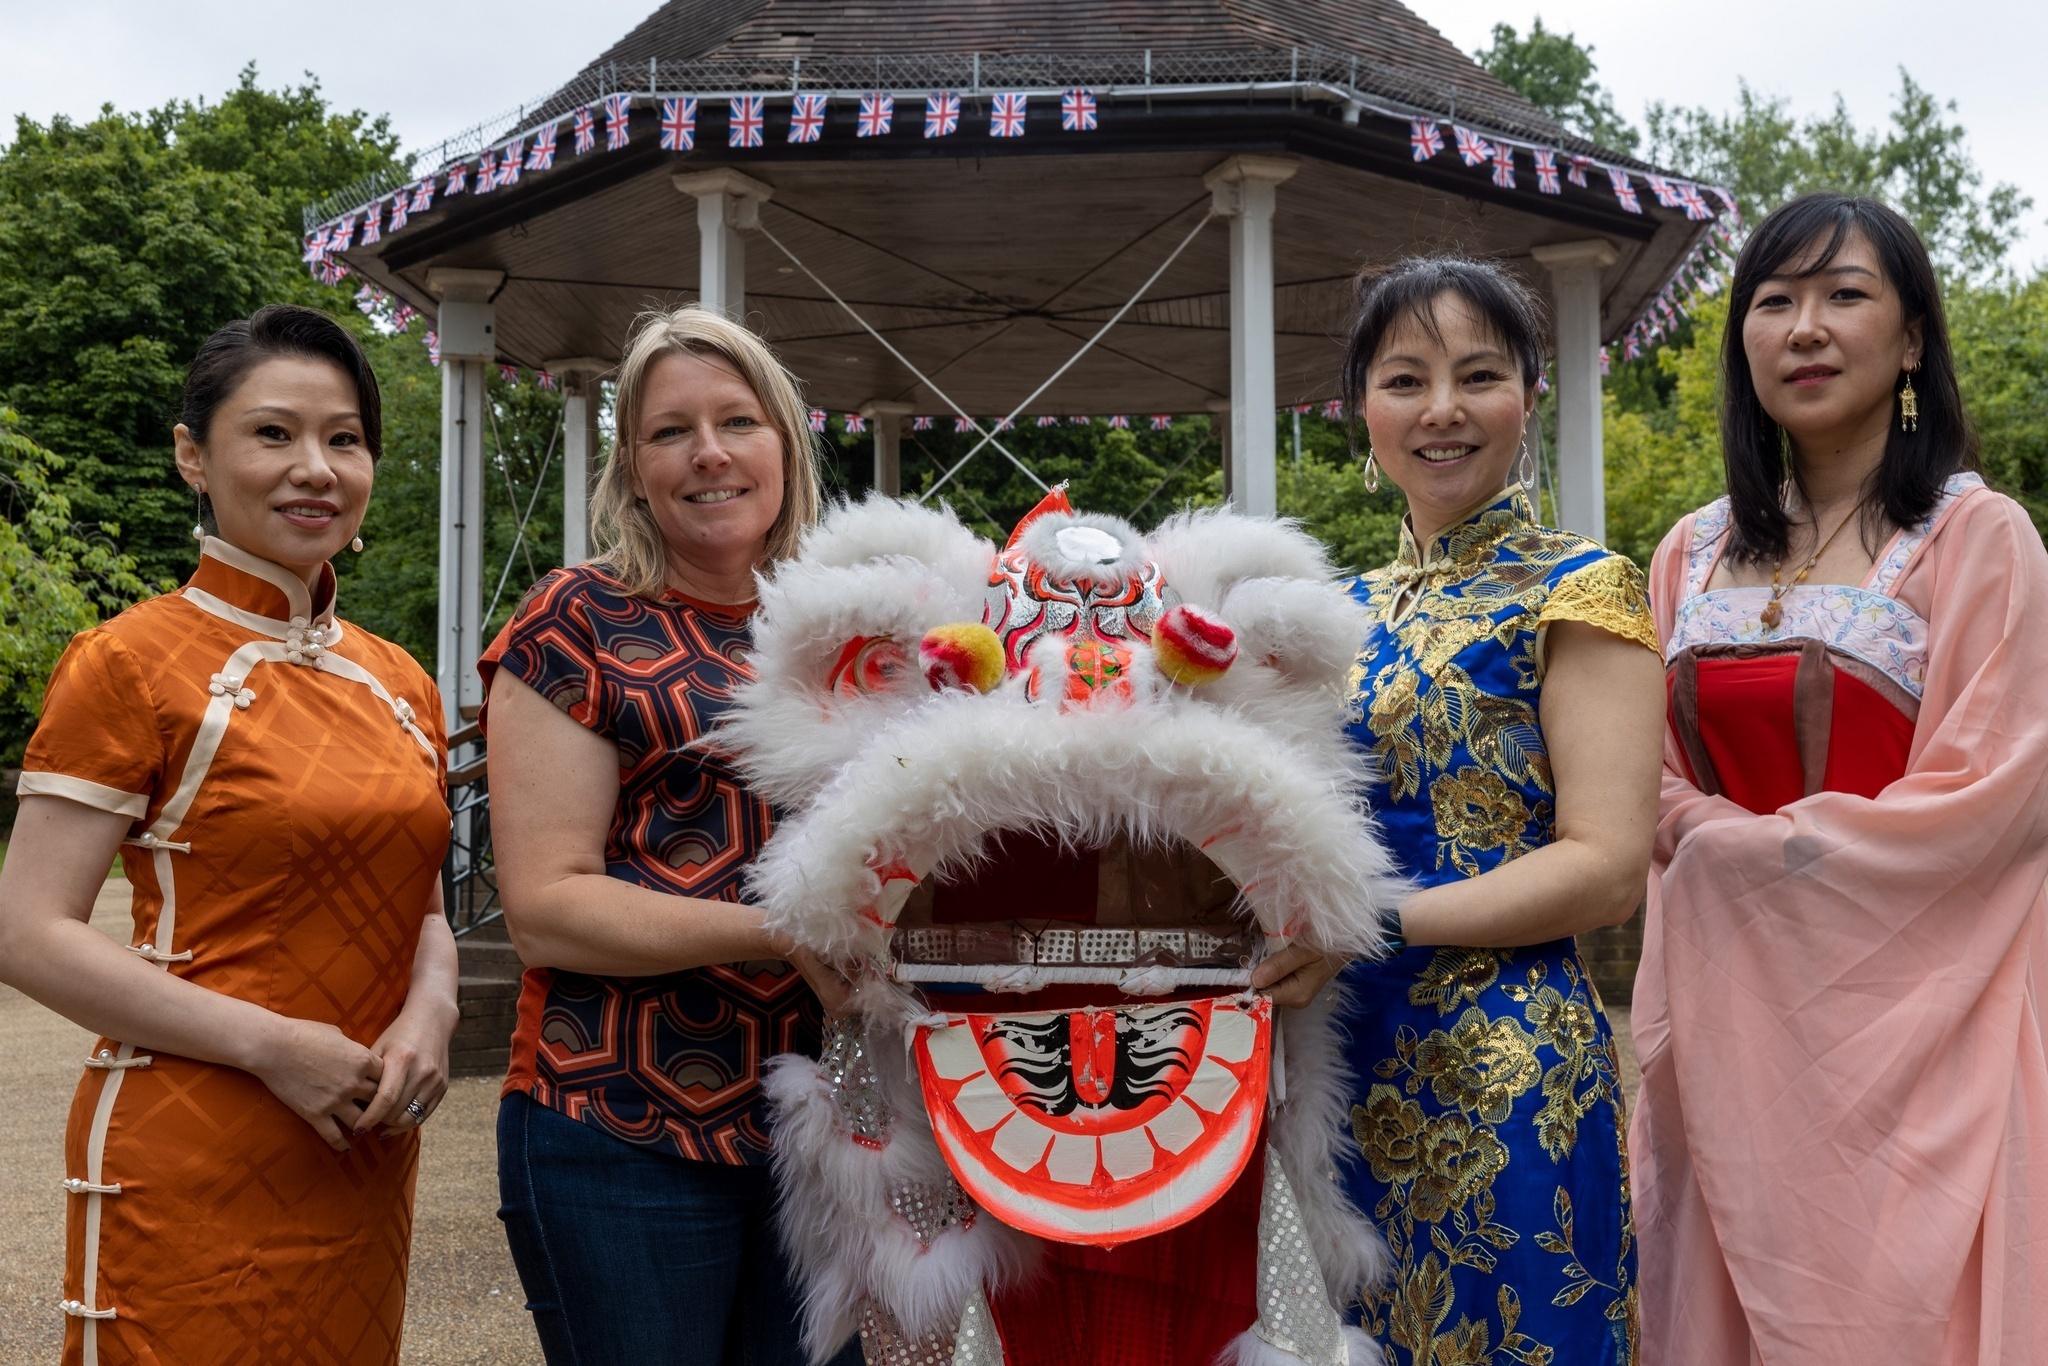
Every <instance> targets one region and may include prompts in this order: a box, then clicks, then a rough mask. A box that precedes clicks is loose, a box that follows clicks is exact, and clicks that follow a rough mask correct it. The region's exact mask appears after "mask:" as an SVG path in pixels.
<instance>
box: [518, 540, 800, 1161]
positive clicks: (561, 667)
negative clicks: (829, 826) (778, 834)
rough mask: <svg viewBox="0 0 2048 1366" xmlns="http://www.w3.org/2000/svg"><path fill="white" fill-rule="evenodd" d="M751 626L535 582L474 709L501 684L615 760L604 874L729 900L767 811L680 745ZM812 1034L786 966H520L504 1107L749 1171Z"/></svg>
mask: <svg viewBox="0 0 2048 1366" xmlns="http://www.w3.org/2000/svg"><path fill="white" fill-rule="evenodd" d="M752 614H753V605H752V604H751V603H749V604H743V605H739V606H733V605H726V604H719V603H709V602H700V601H697V600H695V599H692V598H688V597H685V596H684V595H682V594H681V593H677V592H675V591H673V590H670V591H667V592H664V593H663V594H662V596H661V597H660V598H658V599H649V598H643V597H637V596H635V595H633V594H631V593H628V592H626V591H625V589H624V588H622V587H621V586H620V585H619V584H618V583H617V582H616V581H615V580H613V579H612V578H611V577H610V576H609V575H607V574H606V573H605V572H604V571H603V570H601V569H598V568H597V567H595V566H593V565H587V564H586V565H576V566H573V567H570V568H566V569H558V570H555V571H554V572H552V573H550V574H548V575H547V576H546V577H545V578H543V579H541V581H540V582H539V583H537V584H535V585H534V586H533V589H532V590H531V591H530V592H529V593H528V594H527V595H526V600H525V601H524V602H523V603H521V604H520V607H519V610H518V611H517V612H516V613H514V614H513V616H512V620H511V621H509V622H507V623H506V625H505V629H504V630H503V631H501V632H500V633H499V635H498V638H497V640H495V641H493V642H492V644H491V647H490V649H488V650H486V651H485V652H484V656H483V658H482V660H481V661H480V662H479V666H478V667H479V671H480V672H481V673H482V674H483V677H484V690H485V692H486V693H488V692H489V691H490V682H491V678H492V675H493V674H494V673H495V672H496V671H497V670H498V669H500V668H502V669H504V670H506V671H508V672H509V673H510V674H511V675H512V676H513V677H514V678H517V679H518V680H519V681H520V682H522V683H524V684H526V685H527V686H528V687H530V688H532V689H533V690H534V691H535V692H538V693H539V694H540V695H541V696H543V697H545V698H547V699H548V700H549V701H550V702H552V703H554V704H555V705H556V706H557V707H559V708H561V709H562V711H563V712H565V713H567V715H568V716H569V717H570V718H571V719H572V720H574V721H575V722H576V723H577V724H578V725H581V726H584V727H586V728H588V729H589V730H591V731H592V732H594V733H595V734H598V735H601V736H603V737H604V738H605V739H607V740H609V741H611V742H612V744H614V745H615V746H617V747H618V752H619V800H618V805H617V807H616V808H615V809H614V811H613V813H612V820H611V826H610V828H609V830H608V831H607V832H606V835H605V849H604V860H605V872H606V874H607V875H609V876H611V877H615V878H620V879H623V880H624V881H627V882H631V883H634V884H635V885H637V886H641V887H649V888H652V889H654V890H656V891H662V892H670V893H673V894H675V895H677V896H687V897H703V898H707V899H710V900H718V901H738V900H740V899H741V890H742V887H741V884H742V879H743V877H744V875H745V872H746V868H747V865H748V864H749V863H751V862H752V861H753V859H754V855H755V854H756V853H757V852H758V851H759V850H760V848H761V846H762V844H763V843H765V842H766V840H767V838H768V833H769V828H770V824H771V817H770V813H769V810H768V806H767V804H766V803H765V802H763V801H761V800H760V799H759V798H757V797H755V796H753V795H752V794H750V793H749V792H748V791H747V789H746V786H745V784H744V783H743V782H742V780H741V778H740V777H739V775H738V773H737V772H735V771H734V769H733V767H732V765H731V763H730V762H729V761H728V760H727V759H726V758H725V757H724V756H723V755H721V754H719V753H717V752H715V751H714V752H706V751H701V750H696V749H692V748H690V745H691V743H692V742H693V741H695V740H697V739H698V738H699V737H701V736H702V735H704V734H705V733H706V732H707V731H708V730H710V728H711V727H712V726H713V725H714V724H715V723H716V722H717V720H718V718H719V717H720V715H722V714H723V712H724V710H725V708H726V705H727V702H728V700H729V699H730V697H731V696H732V692H733V689H734V688H735V687H737V686H738V685H739V684H740V683H742V682H745V681H747V680H748V679H749V678H750V677H751V672H750V670H749V669H748V666H747V650H748V647H749V622H750V619H751V617H752ZM488 724H489V722H488V717H486V718H485V725H486V726H488ZM500 742H501V743H506V744H513V743H517V738H516V737H510V736H506V737H500ZM821 1019H822V1014H821V1011H820V1008H819V1006H818V1000H817V997H816V996H814V995H813V994H812V993H811V989H810V988H809V987H808V986H807V985H805V983H804V980H803V978H802V977H801V976H799V975H798V974H797V972H796V970H795V969H794V968H792V967H791V966H790V965H789V964H788V963H786V962H784V961H782V960H781V959H770V960H764V961H759V962H749V963H719V964H713V965H710V966H707V967H700V968H686V969H684V970H682V971H680V972H673V973H668V974H665V975H663V976H659V977H605V976H593V975H590V974H587V973H577V972H568V971H564V970H562V969H555V968H529V969H527V972H526V976H525V980H524V982H523V983H522V984H521V988H520V993H519V1023H518V1027H517V1028H516V1030H515V1031H514V1033H513V1036H512V1061H511V1067H510V1069H509V1071H508V1073H507V1075H506V1078H505V1091H506V1093H507V1094H509V1093H511V1092H513V1091H521V1092H524V1093H525V1094H527V1095H530V1096H532V1097H533V1098H534V1099H535V1100H536V1101H538V1102H540V1103H541V1104H542V1105H545V1106H547V1107H548V1108H549V1109H552V1110H555V1111H557V1112H558V1113H560V1114H563V1115H566V1116H568V1117H569V1118H571V1119H574V1120H577V1121H579V1122H581V1123H584V1124H589V1125H592V1126H593V1127H595V1128H598V1129H601V1130H603V1131H604V1132H605V1133H608V1134H610V1135H612V1136H613V1137H614V1138H618V1139H621V1140H623V1141H625V1142H628V1143H636V1144H640V1145H642V1146H646V1147H655V1148H662V1149H665V1150H667V1151H669V1152H671V1153H674V1154H675V1155H677V1156H679V1157H683V1158H687V1159H690V1160H692V1161H698V1162H722V1163H729V1164H734V1165H755V1164H759V1163H762V1162H765V1161H766V1160H767V1157H768V1132H767V1123H766V1118H765V1114H764V1106H763V1101H762V1095H761V1067H762V1064H763V1063H764V1062H765V1061H766V1060H767V1059H769V1058H771V1057H773V1056H775V1055H776V1054H778V1053H789V1052H801V1053H805V1054H808V1055H810V1056H816V1054H817V1052H818V1044H819V1033H820V1025H821Z"/></svg>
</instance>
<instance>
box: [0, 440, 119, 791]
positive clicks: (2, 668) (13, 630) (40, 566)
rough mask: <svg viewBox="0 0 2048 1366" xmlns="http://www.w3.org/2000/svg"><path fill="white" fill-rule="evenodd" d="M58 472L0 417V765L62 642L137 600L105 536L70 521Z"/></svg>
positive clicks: (30, 715)
mask: <svg viewBox="0 0 2048 1366" xmlns="http://www.w3.org/2000/svg"><path fill="white" fill-rule="evenodd" d="M63 468H64V460H63V457H61V456H59V455H57V454H55V453H54V452H52V451H50V450H48V449H46V448H44V447H42V446H40V445H38V444H36V443H35V442H34V441H32V440H30V439H29V437H28V436H27V434H26V433H24V432H23V431H22V430H21V418H20V415H19V414H17V413H15V412H14V411H13V410H12V409H9V408H0V509H4V511H5V513H6V516H5V518H4V520H0V764H7V765H12V764H16V763H19V762H20V760H21V750H22V746H23V745H24V744H25V743H26V742H27V740H28V735H29V731H30V729H31V727H32V725H33V721H34V718H35V716H36V714H37V713H38V712H39V711H40V710H41V708H42V697H43V683H44V680H46V679H47V678H48V677H49V676H50V670H51V669H53V668H55V667H56V664H57V657H58V656H59V655H61V654H62V653H63V652H64V647H65V645H66V644H67V643H68V642H69V641H70V639H71V637H72V636H73V635H75V634H76V633H78V632H80V631H83V630H86V629H87V628H89V627H90V626H92V625H93V623H95V622H96V621H98V620H99V619H100V618H101V617H102V616H111V615H112V614H113V613H115V612H118V611H120V610H121V609H122V608H123V607H125V606H126V605H127V604H128V603H130V602H132V601H134V600H135V598H137V597H139V596H140V595H141V594H142V592H143V590H144V585H143V583H142V580H141V579H140V578H138V577H137V576H136V573H135V561H134V559H133V558H132V557H130V556H127V555H123V554H122V553H121V552H120V551H118V550H116V549H115V548H114V546H113V544H112V537H111V535H109V534H108V533H107V532H105V531H104V530H103V529H100V528H93V527H82V526H80V525H79V524H78V523H77V522H76V521H74V520H73V517H72V512H71V501H70V499H69V498H68V497H66V496H65V494H64V493H63V492H61V491H60V486H59V478H60V476H61V474H62V471H63ZM115 531H116V532H118V528H116V529H115Z"/></svg>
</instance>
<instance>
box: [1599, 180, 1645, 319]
mask: <svg viewBox="0 0 2048 1366" xmlns="http://www.w3.org/2000/svg"><path fill="white" fill-rule="evenodd" d="M1607 183H1608V184H1610V185H1612V186H1613V187H1614V202H1615V203H1617V204H1619V205H1621V207H1623V208H1624V209H1627V210H1628V211H1629V212H1630V213H1641V212H1642V211H1643V205H1642V201H1641V200H1639V199H1637V198H1636V187H1635V186H1634V185H1631V184H1630V183H1629V179H1628V172H1627V171H1624V170H1622V169H1621V167H1619V166H1609V167H1608V168H1607ZM1629 359H1630V360H1634V359H1635V357H1634V356H1630V357H1629Z"/></svg>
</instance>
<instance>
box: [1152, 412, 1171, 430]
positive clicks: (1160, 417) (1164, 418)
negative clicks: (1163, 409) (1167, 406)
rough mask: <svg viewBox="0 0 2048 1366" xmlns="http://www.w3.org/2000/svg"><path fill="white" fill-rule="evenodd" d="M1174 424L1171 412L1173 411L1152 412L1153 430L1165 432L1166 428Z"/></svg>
mask: <svg viewBox="0 0 2048 1366" xmlns="http://www.w3.org/2000/svg"><path fill="white" fill-rule="evenodd" d="M1172 426H1173V414H1171V413H1154V414H1152V430H1153V431H1155V432H1163V431H1166V430H1167V429H1168V428H1170V427H1172Z"/></svg>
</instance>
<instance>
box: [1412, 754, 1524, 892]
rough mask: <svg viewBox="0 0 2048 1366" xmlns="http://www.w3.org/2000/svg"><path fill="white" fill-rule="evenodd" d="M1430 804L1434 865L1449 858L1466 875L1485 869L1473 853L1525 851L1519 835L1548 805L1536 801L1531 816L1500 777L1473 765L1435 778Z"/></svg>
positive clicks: (1431, 786) (1430, 791)
mask: <svg viewBox="0 0 2048 1366" xmlns="http://www.w3.org/2000/svg"><path fill="white" fill-rule="evenodd" d="M1429 803H1430V806H1431V808H1432V809H1433V811H1434V812H1435V815H1436V835H1437V855H1436V863H1437V867H1439V868H1441V867H1443V865H1444V860H1445V859H1449V860H1450V862H1451V866H1452V867H1454V868H1456V869H1457V870H1458V871H1459V872H1461V873H1463V874H1464V875H1465V876H1466V877H1478V876H1479V874H1480V873H1481V872H1483V871H1485V870H1484V869H1482V868H1481V867H1480V866H1479V861H1478V859H1476V858H1475V857H1474V855H1475V854H1482V853H1488V852H1491V851H1492V850H1495V849H1507V850H1510V851H1512V852H1516V853H1519V852H1520V851H1521V850H1522V849H1523V848H1524V847H1526V846H1525V842H1524V840H1523V838H1522V833H1523V831H1524V830H1525V829H1526V828H1527V827H1528V824H1529V821H1530V818H1531V817H1532V816H1534V817H1537V818H1539V819H1542V818H1545V817H1548V815H1549V814H1550V804H1549V803H1548V802H1538V803H1537V804H1536V810H1535V811H1533V812H1532V811H1531V810H1530V809H1529V807H1528V806H1527V805H1525V804H1524V803H1523V801H1522V794H1521V793H1519V792H1516V791H1514V790H1513V789H1512V788H1510V787H1509V786H1508V785H1507V782H1506V780H1505V779H1503V778H1502V777H1501V776H1500V774H1498V773H1495V772H1492V771H1490V770H1487V769H1483V768H1479V767H1477V766H1476V765H1467V766H1466V767H1464V768H1461V769H1459V770H1458V771H1457V772H1456V773H1445V774H1443V775H1441V776H1440V777H1438V778H1437V780H1436V781H1435V782H1433V783H1431V784H1430V785H1429ZM1544 823H1545V824H1546V825H1547V824H1548V821H1547V820H1545V821H1544Z"/></svg>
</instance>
